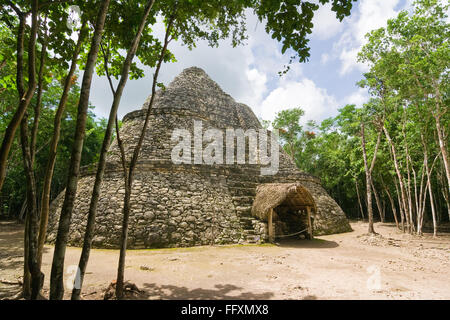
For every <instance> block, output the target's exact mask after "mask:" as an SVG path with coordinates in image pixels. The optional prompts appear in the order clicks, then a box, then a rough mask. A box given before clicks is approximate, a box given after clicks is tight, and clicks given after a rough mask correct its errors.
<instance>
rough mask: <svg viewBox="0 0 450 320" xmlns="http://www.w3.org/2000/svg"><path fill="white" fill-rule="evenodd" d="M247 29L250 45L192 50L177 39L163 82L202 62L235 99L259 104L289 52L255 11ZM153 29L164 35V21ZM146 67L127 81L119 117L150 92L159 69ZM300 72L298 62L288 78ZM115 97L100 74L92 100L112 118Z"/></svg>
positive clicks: (162, 73) (224, 43) (226, 43)
mask: <svg viewBox="0 0 450 320" xmlns="http://www.w3.org/2000/svg"><path fill="white" fill-rule="evenodd" d="M247 27H248V35H249V38H248V40H247V41H246V44H245V45H242V46H239V47H236V48H233V47H232V45H231V41H230V40H223V41H220V44H219V47H218V48H211V47H209V46H208V45H207V43H206V42H205V41H199V42H198V43H197V46H196V48H194V49H193V50H189V49H188V48H187V47H185V46H182V45H181V44H180V43H178V42H172V43H171V44H170V46H169V50H171V52H173V53H174V55H175V57H176V58H177V60H178V61H177V62H175V63H168V64H164V65H163V66H162V68H161V71H160V77H159V81H161V82H163V83H165V84H166V85H167V84H168V83H170V82H171V81H172V80H173V78H175V76H177V75H178V74H179V73H180V72H181V71H182V70H183V69H185V68H188V67H191V66H197V67H200V68H202V69H204V70H205V72H206V73H207V74H208V75H209V76H210V77H211V79H213V80H214V81H216V82H217V83H218V84H219V86H221V88H222V89H223V90H224V91H225V92H227V93H228V94H230V95H231V96H232V97H233V98H234V99H236V101H238V102H242V103H245V104H248V105H249V106H250V107H252V108H255V107H257V106H259V105H260V104H261V103H262V101H263V99H264V98H265V96H266V94H267V88H268V87H269V86H271V87H273V86H275V85H276V84H277V82H278V81H279V77H278V71H280V70H282V69H283V66H284V65H285V64H286V63H287V61H288V60H289V55H288V54H286V55H282V54H281V52H280V49H279V45H278V43H277V41H276V40H274V39H272V38H271V37H270V35H268V34H267V33H266V31H265V29H264V23H259V22H258V20H257V18H256V16H254V15H253V14H252V13H250V12H248V14H247ZM153 29H154V32H155V34H156V35H157V36H158V37H159V39H162V38H163V36H164V27H163V24H162V23H158V24H157V25H156V26H155V27H154V28H153ZM136 60H137V59H136ZM144 71H145V75H146V76H145V77H144V78H142V79H139V80H130V81H129V82H128V84H127V86H126V88H125V90H124V94H123V97H122V102H121V106H120V108H119V116H120V117H122V116H124V115H125V114H126V113H128V112H130V111H133V110H136V109H139V108H140V107H141V105H142V104H143V102H144V101H145V99H146V98H147V96H148V95H149V94H150V91H151V85H152V74H153V71H154V70H152V69H150V68H147V67H144ZM300 75H301V66H300V64H298V63H294V64H293V65H292V67H291V71H290V72H289V74H288V75H287V76H286V78H287V79H291V78H298V77H299V76H300ZM111 100H112V99H111V94H110V90H109V86H108V84H107V81H106V79H105V78H104V77H102V78H100V77H98V76H95V77H94V81H93V86H92V91H91V98H90V101H91V102H92V104H93V105H95V106H96V109H95V113H96V114H97V115H100V116H103V117H107V116H108V113H109V108H110V106H111Z"/></svg>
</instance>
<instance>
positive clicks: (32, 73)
mask: <svg viewBox="0 0 450 320" xmlns="http://www.w3.org/2000/svg"><path fill="white" fill-rule="evenodd" d="M31 7H32V9H31V12H32V15H31V31H30V38H29V43H28V88H27V90H26V92H25V88H24V84H23V82H24V76H23V69H24V63H23V54H24V36H25V25H26V17H27V15H26V14H19V29H18V34H17V75H16V85H17V91H18V93H19V99H20V101H19V106H18V108H17V110H16V112H15V113H14V116H13V117H12V119H11V121H10V123H9V124H8V126H7V127H6V130H5V134H4V137H3V141H2V145H1V147H0V191H1V190H2V188H3V183H4V181H5V177H6V169H7V163H8V155H9V151H10V150H11V146H12V144H13V141H14V137H15V134H16V131H17V128H18V127H19V126H20V123H21V121H22V118H23V116H24V115H25V112H26V111H27V108H28V106H29V105H30V102H31V99H32V98H33V95H34V90H35V89H36V34H37V30H38V23H37V16H38V0H33V1H32V3H31Z"/></svg>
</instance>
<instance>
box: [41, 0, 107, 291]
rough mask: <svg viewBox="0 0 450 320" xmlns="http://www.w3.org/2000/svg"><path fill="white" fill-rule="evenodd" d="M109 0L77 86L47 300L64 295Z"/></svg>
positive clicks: (101, 8)
mask: <svg viewBox="0 0 450 320" xmlns="http://www.w3.org/2000/svg"><path fill="white" fill-rule="evenodd" d="M109 3H110V0H103V1H102V2H101V5H100V9H99V12H98V16H97V20H96V23H95V31H94V35H93V37H92V43H91V48H90V51H89V55H88V58H87V63H86V67H85V71H84V74H83V82H82V85H81V92H80V101H79V104H78V114H77V123H76V129H75V137H74V142H73V147H72V155H71V159H70V166H69V174H68V180H67V187H66V194H65V198H64V202H63V206H62V208H61V215H60V218H59V226H58V233H57V236H56V242H55V249H54V254H53V262H52V271H51V278H50V299H52V300H55V299H56V300H60V299H62V297H63V295H64V283H63V273H64V256H65V253H66V245H67V238H68V235H69V228H70V221H71V218H72V209H73V206H74V202H75V196H76V192H77V184H78V175H79V171H80V161H81V153H82V150H83V142H84V137H85V128H86V118H87V110H88V106H89V95H90V89H91V83H92V75H93V73H94V67H95V64H96V61H97V56H98V50H99V46H100V41H101V39H102V34H103V28H104V25H105V20H106V14H107V12H108V7H109Z"/></svg>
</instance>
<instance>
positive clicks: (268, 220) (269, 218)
mask: <svg viewBox="0 0 450 320" xmlns="http://www.w3.org/2000/svg"><path fill="white" fill-rule="evenodd" d="M272 219H273V208H271V209H270V210H269V216H268V218H267V226H268V228H269V242H274V241H275V235H274V233H273V223H272Z"/></svg>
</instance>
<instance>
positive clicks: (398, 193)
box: [394, 177, 405, 232]
mask: <svg viewBox="0 0 450 320" xmlns="http://www.w3.org/2000/svg"><path fill="white" fill-rule="evenodd" d="M394 186H395V192H396V193H397V202H398V210H399V211H400V220H401V226H402V227H401V230H402V231H403V232H405V215H404V211H403V206H402V201H401V199H400V198H401V196H400V192H399V187H398V184H397V180H396V179H395V177H394Z"/></svg>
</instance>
